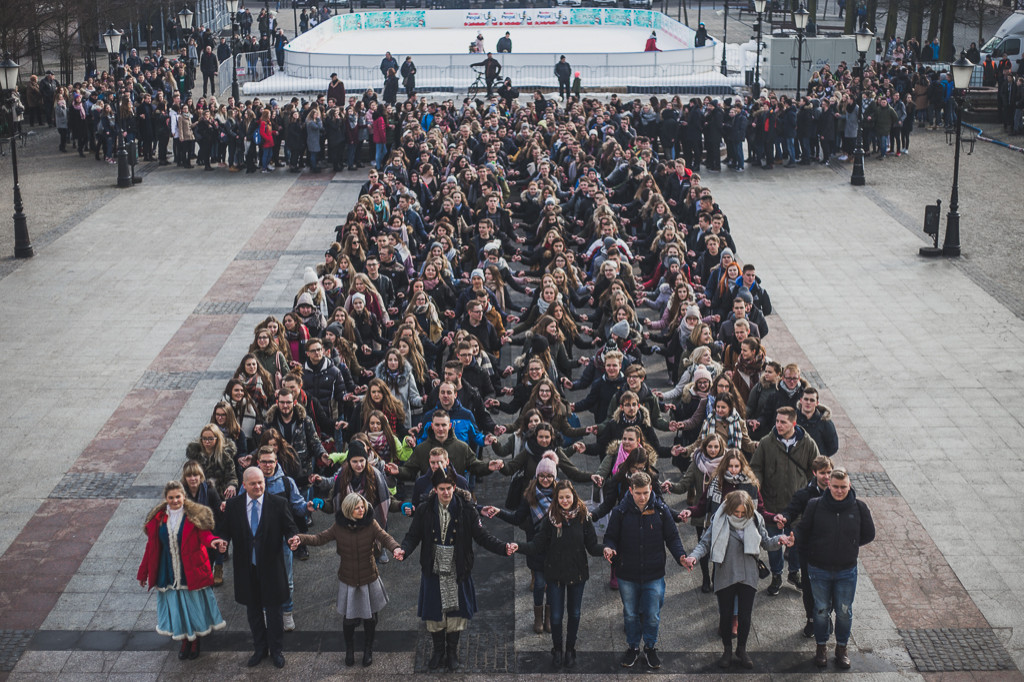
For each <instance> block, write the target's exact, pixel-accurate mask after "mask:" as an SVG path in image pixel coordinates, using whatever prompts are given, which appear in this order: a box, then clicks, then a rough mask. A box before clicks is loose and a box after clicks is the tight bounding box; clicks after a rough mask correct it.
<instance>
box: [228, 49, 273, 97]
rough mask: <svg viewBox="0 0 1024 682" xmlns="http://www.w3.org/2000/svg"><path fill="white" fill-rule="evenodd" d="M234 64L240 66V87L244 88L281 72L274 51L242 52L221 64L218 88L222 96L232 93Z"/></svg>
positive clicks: (238, 67)
mask: <svg viewBox="0 0 1024 682" xmlns="http://www.w3.org/2000/svg"><path fill="white" fill-rule="evenodd" d="M232 62H237V65H238V66H237V69H238V86H239V87H242V85H243V84H245V83H252V82H256V81H261V80H264V79H265V78H269V77H270V76H272V75H274V74H275V73H280V71H281V69H280V68H279V67H278V64H277V59H276V57H275V55H274V52H273V50H262V51H260V52H242V53H240V54H238V55H237V56H236V57H235V58H234V59H230V58H229V59H225V60H224V61H222V62H221V63H220V67H219V68H218V70H217V88H218V89H219V90H220V93H221V95H224V94H225V93H230V92H231V82H232V77H231V69H232V68H233V64H232Z"/></svg>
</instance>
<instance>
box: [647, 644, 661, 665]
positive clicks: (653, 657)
mask: <svg viewBox="0 0 1024 682" xmlns="http://www.w3.org/2000/svg"><path fill="white" fill-rule="evenodd" d="M644 658H645V659H647V667H648V668H650V669H651V670H657V669H658V668H660V667H661V657H660V656H658V650H657V649H655V648H654V647H647V646H645V647H644Z"/></svg>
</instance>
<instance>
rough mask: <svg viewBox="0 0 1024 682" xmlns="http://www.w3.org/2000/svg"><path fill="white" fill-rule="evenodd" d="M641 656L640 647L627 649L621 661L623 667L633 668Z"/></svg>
mask: <svg viewBox="0 0 1024 682" xmlns="http://www.w3.org/2000/svg"><path fill="white" fill-rule="evenodd" d="M638 658H640V649H634V648H633V647H630V648H628V649H626V653H624V654H622V659H621V660H620V661H619V663H621V664H622V667H623V668H632V667H633V666H634V665H636V661H637V659H638Z"/></svg>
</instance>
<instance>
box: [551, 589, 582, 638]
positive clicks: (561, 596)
mask: <svg viewBox="0 0 1024 682" xmlns="http://www.w3.org/2000/svg"><path fill="white" fill-rule="evenodd" d="M586 586H587V584H586V583H577V584H576V585H562V584H559V583H548V605H549V606H551V640H552V643H553V644H554V645H555V648H556V649H561V648H562V647H561V645H562V620H563V618H564V616H565V612H566V611H568V612H569V624H568V628H567V630H566V636H565V648H566V649H575V648H576V634H577V633H578V632H579V630H580V613H581V610H582V608H583V588H584V587H586Z"/></svg>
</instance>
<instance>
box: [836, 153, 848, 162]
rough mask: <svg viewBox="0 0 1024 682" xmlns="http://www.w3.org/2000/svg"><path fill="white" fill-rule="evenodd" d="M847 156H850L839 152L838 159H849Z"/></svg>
mask: <svg viewBox="0 0 1024 682" xmlns="http://www.w3.org/2000/svg"><path fill="white" fill-rule="evenodd" d="M849 158H850V157H849V156H847V155H846V154H840V155H839V160H840V161H846V160H847V159H849Z"/></svg>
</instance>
